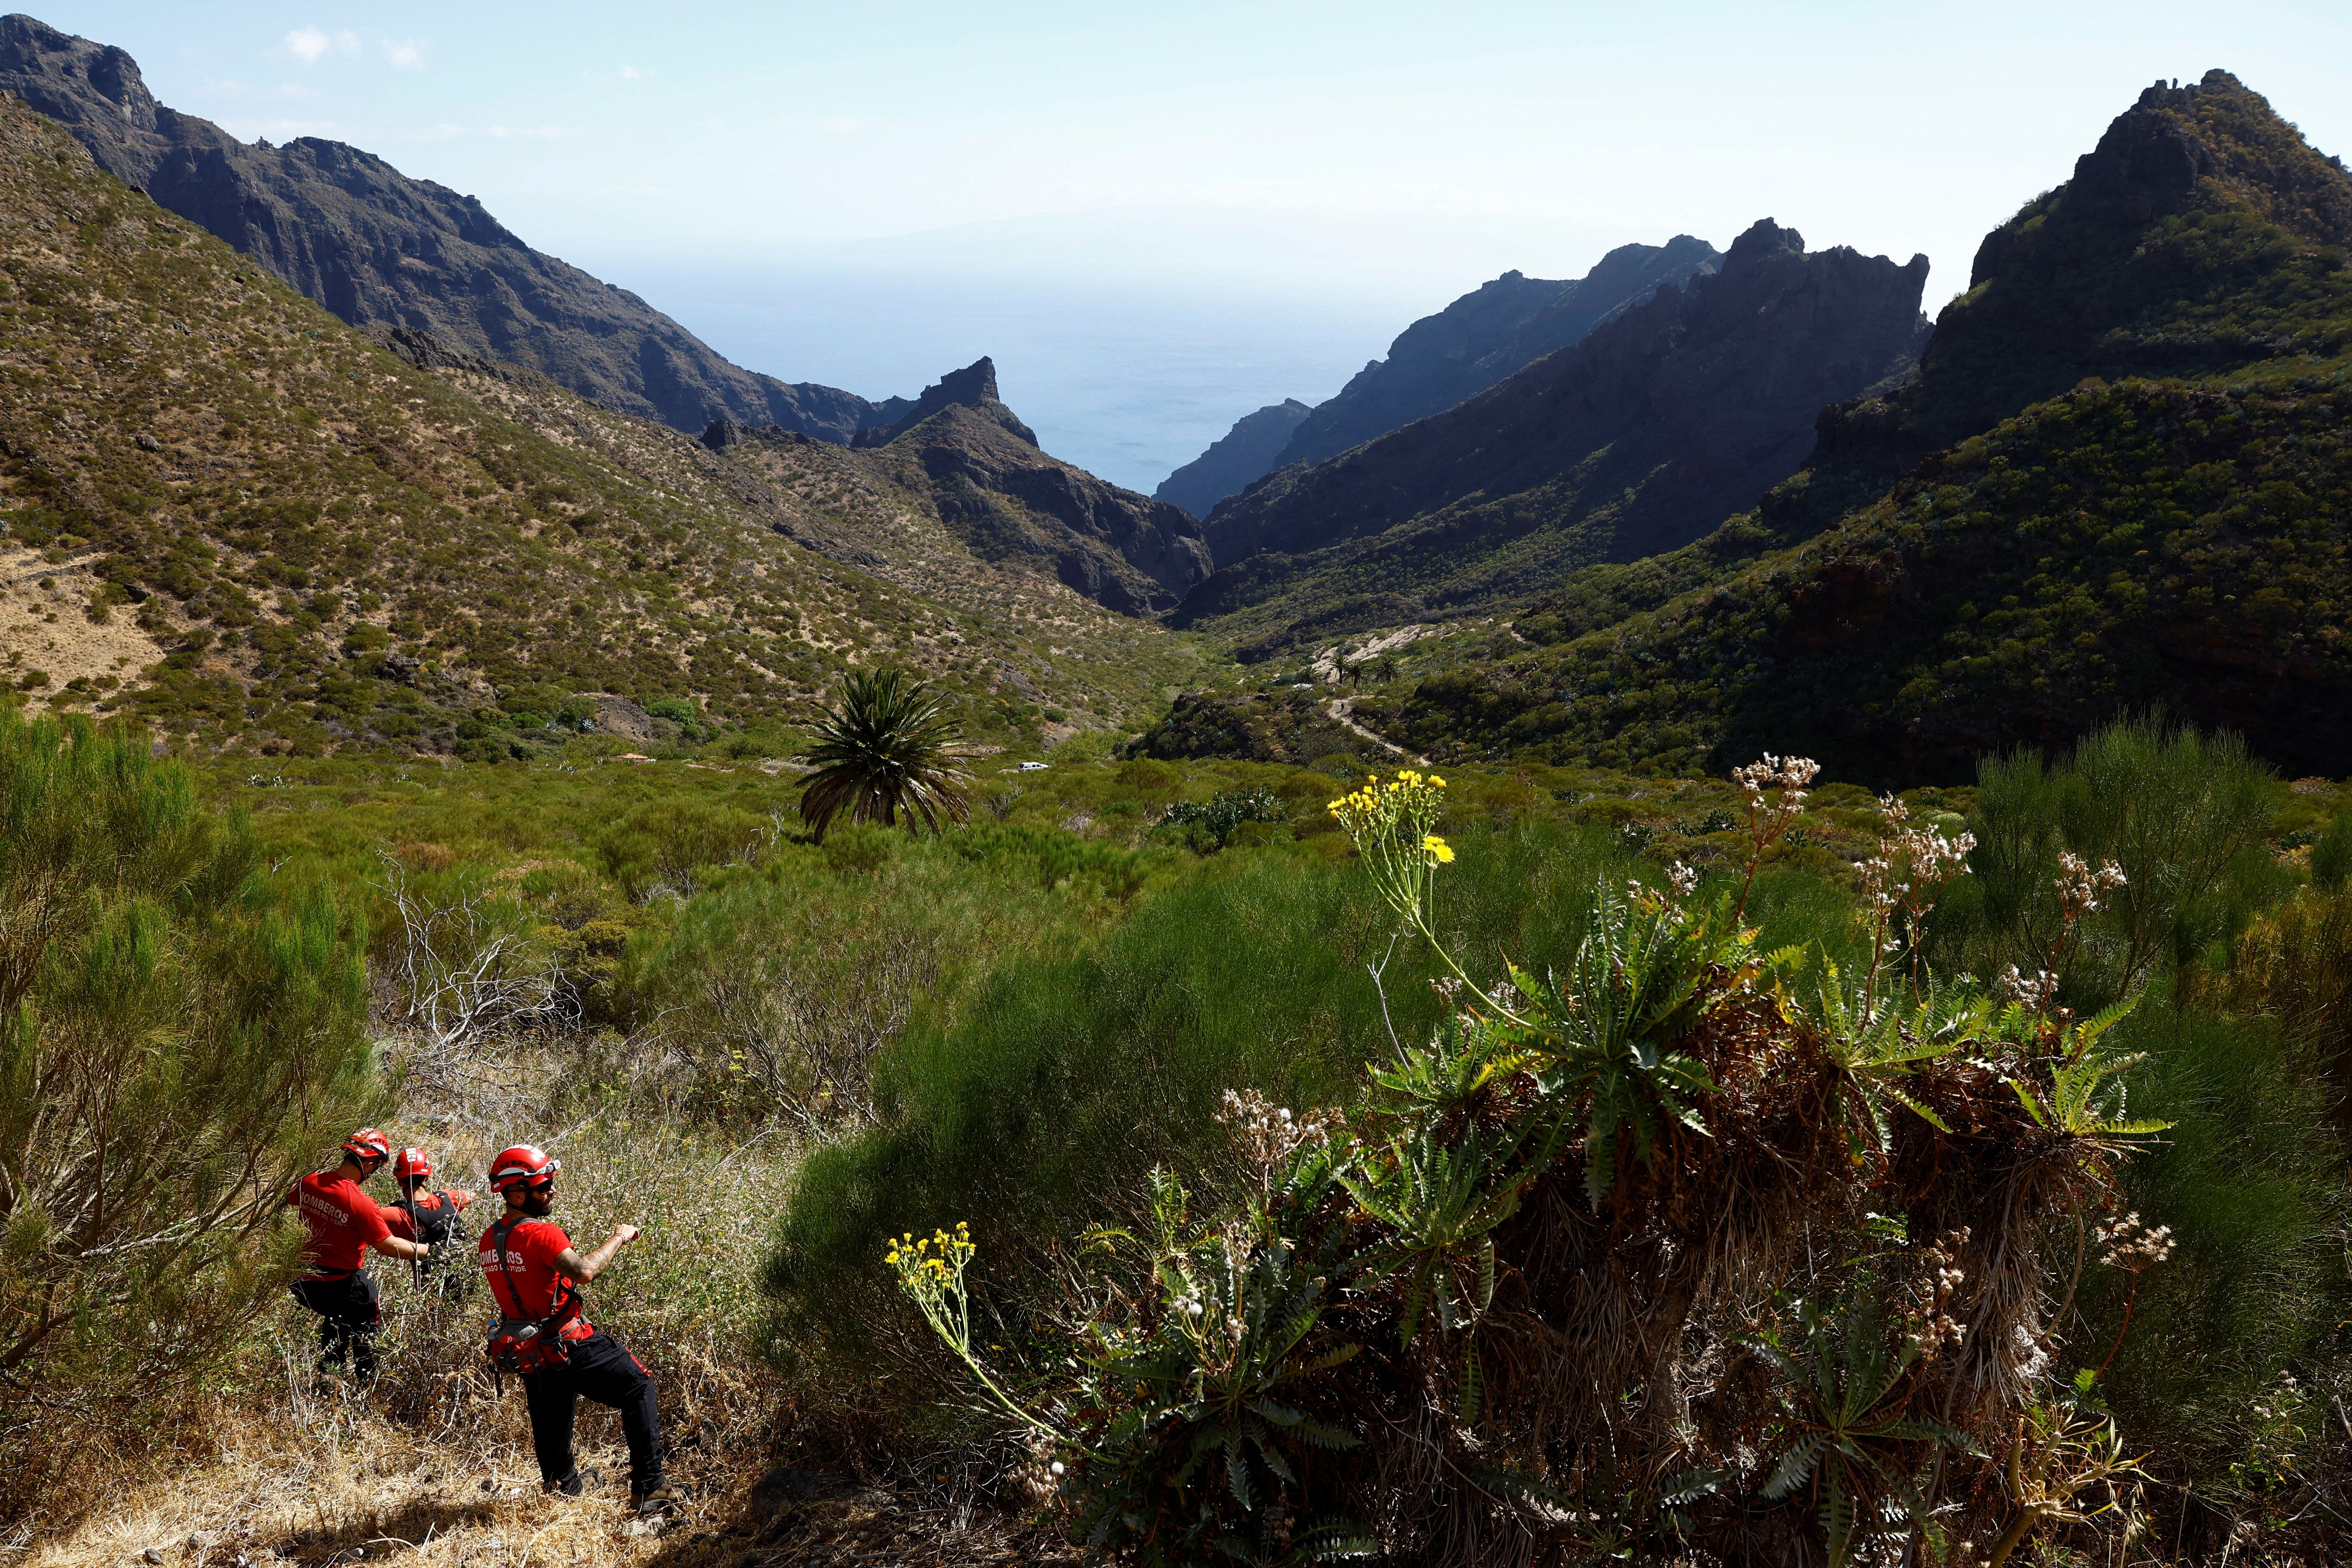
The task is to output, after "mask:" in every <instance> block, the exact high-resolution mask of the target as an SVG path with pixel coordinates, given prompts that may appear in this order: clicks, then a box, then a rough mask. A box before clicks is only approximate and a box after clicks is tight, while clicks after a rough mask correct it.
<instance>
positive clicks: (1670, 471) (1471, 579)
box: [1181, 219, 1927, 646]
mask: <svg viewBox="0 0 2352 1568" xmlns="http://www.w3.org/2000/svg"><path fill="white" fill-rule="evenodd" d="M1926 282H1927V258H1926V257H1925V256H1918V257H1915V258H1913V260H1912V261H1911V262H1910V263H1909V264H1908V265H1906V266H1901V267H1898V266H1896V265H1895V263H1893V262H1891V261H1888V260H1887V259H1886V258H1885V257H1884V256H1880V257H1866V256H1860V255H1858V254H1856V253H1855V252H1853V251H1851V250H1847V249H1843V248H1839V249H1833V250H1828V251H1822V252H1818V253H1811V254H1809V253H1807V252H1806V250H1805V248H1804V241H1803V237H1802V236H1801V235H1798V234H1797V233H1796V232H1795V231H1794V230H1791V229H1784V228H1781V227H1780V226H1779V225H1776V224H1774V223H1772V222H1771V221H1770V220H1769V219H1768V220H1765V221H1763V222H1760V223H1759V224H1757V225H1754V226H1753V227H1751V228H1750V229H1749V230H1748V232H1747V233H1746V234H1744V235H1740V236H1739V238H1738V240H1737V241H1736V242H1734V244H1733V245H1732V247H1731V250H1730V252H1729V253H1728V255H1727V256H1726V257H1725V259H1724V263H1723V267H1722V270H1721V271H1720V272H1719V273H1716V274H1712V275H1707V276H1702V277H1696V278H1694V279H1693V280H1692V281H1691V283H1690V284H1689V286H1688V287H1672V286H1669V287H1664V288H1662V289H1660V290H1659V291H1658V293H1657V295H1656V296H1655V297H1654V298H1652V299H1651V300H1650V301H1649V302H1648V303H1647V304H1644V305H1642V306H1639V307H1636V308H1633V309H1632V310H1629V311H1626V312H1625V313H1624V314H1622V315H1621V316H1619V317H1617V318H1616V319H1614V320H1612V321H1610V322H1608V323H1607V324H1605V325H1604V326H1602V327H1601V328H1600V329H1597V330H1595V331H1594V332H1592V333H1591V335H1590V336H1588V337H1586V338H1585V339H1584V340H1581V341H1580V342H1578V343H1576V344H1574V345H1572V346H1570V347H1569V348H1567V349H1563V350H1559V352H1557V353H1554V354H1551V355H1549V356H1548V357H1547V358H1545V359H1543V360H1539V361H1537V362H1536V363H1535V364H1533V365H1530V366H1528V368H1527V369H1525V370H1523V371H1519V372H1518V373H1517V374H1516V375H1514V376H1512V377H1510V378H1509V379H1508V380H1507V381H1505V382H1502V383H1501V384H1499V385H1497V386H1495V387H1493V388H1490V389H1489V390H1487V391H1486V392H1481V393H1480V394H1478V395H1477V396H1476V397H1474V398H1472V399H1471V400H1469V401H1468V402H1465V403H1463V404H1461V405H1460V406H1458V407H1456V408H1453V409H1450V410H1448V411H1446V412H1445V413H1441V414H1436V415H1433V416H1432V417H1430V418H1428V419H1424V420H1421V421H1419V422H1417V423H1413V424H1410V425H1407V426H1406V427H1404V428H1403V429H1402V430H1398V431H1394V432H1391V434H1387V435H1384V436H1382V437H1381V438H1380V439H1379V440H1377V441H1374V442H1371V443H1369V444H1366V445H1364V446H1361V447H1359V448H1357V449H1355V450H1353V451H1351V452H1349V453H1346V454H1344V455H1341V456H1339V457H1337V458H1334V459H1332V460H1331V461H1329V462H1327V463H1324V464H1321V465H1318V466H1316V467H1314V468H1303V467H1294V468H1289V469H1285V470H1283V471H1282V472H1280V473H1277V474H1276V475H1274V476H1271V477H1269V478H1267V479H1265V480H1264V481H1262V482H1260V483H1259V484H1258V485H1256V486H1253V487H1252V488H1251V489H1249V490H1248V491H1246V492H1245V493H1244V494H1243V495H1241V496H1238V497H1232V498H1230V499H1228V500H1227V501H1225V502H1224V503H1223V505H1221V506H1219V507H1218V508H1217V509H1216V511H1215V512H1214V513H1213V515H1212V517H1210V519H1209V522H1208V525H1207V527H1206V528H1205V530H1204V532H1205V534H1206V536H1207V538H1208V543H1209V548H1210V550H1211V552H1212V554H1213V559H1215V560H1216V561H1217V562H1218V566H1219V570H1218V571H1217V573H1216V575H1215V576H1214V577H1213V578H1212V579H1211V580H1209V581H1208V582H1207V583H1205V584H1204V585H1202V588H1201V589H1199V590H1198V591H1195V592H1194V594H1193V596H1192V599H1191V600H1189V601H1187V602H1186V604H1185V606H1184V609H1183V612H1182V615H1181V619H1182V620H1183V622H1186V623H1195V622H1202V621H1206V620H1210V619H1212V618H1218V624H1219V627H1220V629H1221V630H1228V631H1231V632H1233V633H1234V634H1235V635H1237V636H1242V637H1244V638H1245V639H1250V638H1254V639H1255V641H1256V644H1257V645H1262V646H1263V645H1270V644H1278V643H1280V642H1282V641H1285V640H1297V639H1298V638H1301V637H1319V636H1323V635H1328V634H1330V633H1333V632H1347V631H1354V630H1361V629H1363V628H1365V627H1369V626H1373V625H1381V624H1398V623H1402V622H1406V621H1413V620H1421V619H1425V618H1427V617H1428V616H1430V615H1432V614H1443V613H1447V612H1462V611H1465V610H1469V609H1474V608H1478V607H1484V606H1489V605H1494V604H1497V603H1501V602H1507V601H1513V600H1524V599H1525V598H1526V597H1528V595H1531V594H1534V593H1537V592H1539V591H1543V590H1544V589H1546V588H1549V587H1550V586H1552V585H1554V584H1556V583H1557V582H1558V581H1559V578H1560V576H1561V574H1562V573H1564V572H1566V571H1569V570H1573V569H1574V568H1576V567H1578V566H1580V565H1583V564H1585V563H1588V562H1591V561H1596V560H1624V559H1634V558H1637V557H1641V556H1646V555H1651V554H1654V553H1656V552H1658V551H1661V550H1669V549H1675V548H1677V547H1679V546H1681V545H1684V544H1686V543H1688V542H1690V541H1691V540H1693V539H1695V538H1699V537H1700V536H1702V535H1704V534H1706V532H1707V531H1708V530H1709V529H1711V528H1714V527H1716V526H1717V524H1719V523H1720V522H1721V521H1722V520H1723V519H1724V518H1725V517H1727V516H1729V515H1731V514H1733V513H1735V512H1738V511H1739V510H1741V509H1742V508H1744V507H1751V506H1753V505H1754V504H1755V502H1756V499H1757V497H1759V496H1760V495H1762V494H1763V493H1764V491H1765V490H1767V489H1768V488H1769V487H1770V486H1773V485H1775V484H1777V483H1779V482H1780V481H1781V480H1783V479H1786V478H1787V477H1788V476H1790V475H1791V474H1793V473H1795V472H1796V471H1797V469H1798V468H1799V466H1800V465H1801V464H1802V463H1803V462H1804V460H1805V456H1806V454H1807V453H1808V452H1809V451H1810V450H1811V446H1812V444H1813V426H1814V422H1815V419H1816V417H1817V415H1818V413H1819V411H1820V409H1821V407H1822V404H1823V403H1825V402H1835V401H1837V400H1838V399H1841V398H1848V397H1852V396H1853V395H1854V394H1855V393H1857V392H1862V391H1864V389H1866V388H1869V387H1873V386H1875V385H1878V384H1881V383H1884V382H1889V381H1891V380H1892V379H1894V378H1895V377H1897V376H1899V375H1901V374H1902V373H1903V372H1904V371H1906V370H1907V369H1908V368H1909V367H1910V365H1911V364H1912V362H1913V360H1914V357H1915V356H1916V353H1917V351H1918V348H1919V344H1920V342H1921V340H1922V339H1923V338H1924V337H1925V335H1926V330H1927V328H1926V323H1925V322H1924V321H1923V320H1922V319H1921V318H1920V315H1919V296H1920V291H1921V289H1922V288H1923V287H1925V285H1926ZM1358 603H1360V606H1361V608H1360V610H1358V609H1350V608H1349V606H1350V605H1351V604H1358ZM1286 628H1287V630H1286Z"/></svg>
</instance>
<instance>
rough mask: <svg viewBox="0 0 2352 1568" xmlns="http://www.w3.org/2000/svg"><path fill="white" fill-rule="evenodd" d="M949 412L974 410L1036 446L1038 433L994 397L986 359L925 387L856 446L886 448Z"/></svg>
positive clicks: (992, 372)
mask: <svg viewBox="0 0 2352 1568" xmlns="http://www.w3.org/2000/svg"><path fill="white" fill-rule="evenodd" d="M950 408H969V409H972V410H975V411H976V412H978V413H980V414H982V416H983V417H985V418H987V419H989V420H992V421H993V422H994V423H996V424H998V425H999V426H1001V427H1002V428H1003V429H1004V430H1006V431H1008V432H1010V433H1011V434H1013V435H1015V436H1017V437H1019V438H1020V439H1021V440H1023V441H1025V442H1027V443H1028V444H1030V445H1032V446H1034V445H1036V444H1037V433H1036V432H1035V431H1034V430H1032V429H1030V428H1029V427H1028V426H1027V425H1025V424H1024V423H1021V420H1020V417H1019V416H1018V415H1016V414H1015V413H1013V411H1012V410H1011V409H1009V408H1007V407H1005V406H1004V403H1003V400H1002V399H1000V398H999V397H998V396H997V395H996V361H994V360H992V359H990V358H988V357H987V356H985V355H983V356H982V357H981V358H980V359H978V360H975V361H972V362H971V364H969V365H966V366H965V367H964V368H963V369H961V370H960V371H949V372H948V373H947V374H946V375H943V376H941V377H940V379H939V380H938V381H937V382H933V383H932V384H931V385H929V386H927V387H925V388H924V389H923V395H922V396H920V397H919V398H917V399H916V400H915V401H914V402H913V404H912V405H911V406H909V407H908V409H907V412H906V413H904V414H902V415H900V416H899V417H898V419H896V420H894V421H893V422H891V423H887V424H883V425H877V426H874V427H871V428H869V429H866V430H861V431H859V432H858V433H857V439H856V443H855V444H856V445H859V446H887V445H888V444H890V443H892V442H894V441H896V440H898V437H900V436H902V435H904V434H907V432H908V431H910V430H912V429H914V428H915V426H917V425H919V424H920V423H923V422H924V421H925V420H927V419H929V418H930V417H931V416H932V415H933V414H935V413H942V412H944V411H945V410H947V409H950Z"/></svg>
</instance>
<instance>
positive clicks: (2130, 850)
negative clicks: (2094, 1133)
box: [1941, 718, 2284, 1008]
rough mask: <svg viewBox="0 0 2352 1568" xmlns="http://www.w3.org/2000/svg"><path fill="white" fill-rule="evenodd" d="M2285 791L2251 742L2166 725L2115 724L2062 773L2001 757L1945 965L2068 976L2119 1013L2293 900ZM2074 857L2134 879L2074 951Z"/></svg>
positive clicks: (1991, 772)
mask: <svg viewBox="0 0 2352 1568" xmlns="http://www.w3.org/2000/svg"><path fill="white" fill-rule="evenodd" d="M2282 798H2283V789H2282V786H2281V785H2280V784H2279V782H2278V780H2277V779H2276V778H2275V777H2274V776H2273V774H2272V772H2271V770H2270V768H2268V767H2267V766H2265V765H2264V764H2263V763H2262V762H2260V761H2258V760H2257V759H2255V758H2253V757H2252V756H2250V755H2249V754H2248V752H2247V750H2246V747H2245V743H2244V741H2242V739H2240V738H2239V737H2235V736H2232V735H2227V734H2224V735H2216V736H2205V735H2200V734H2199V733H2198V732H2197V731H2196V730H2193V729H2188V728H2176V727H2169V726H2168V725H2166V724H2165V723H2164V722H2163V721H2162V720H2160V719H2157V718H2148V719H2130V720H2125V721H2122V722H2119V723H2116V724H2114V725H2110V726H2109V727H2106V728H2105V729H2103V730H2100V731H2098V732H2097V733H2095V734H2094V735H2090V736H2087V737H2084V739H2083V740H2082V741H2081V742H2080V743H2078V744H2077V745H2076V747H2074V752H2073V754H2072V755H2071V756H2070V757H2068V758H2066V759H2064V760H2063V761H2062V762H2060V763H2058V764H2055V765H2053V764H2051V763H2050V762H2048V761H2047V760H2045V759H2044V758H2043V757H2042V755H2041V753H2039V752H2035V751H2022V752H2018V753H2015V754H2012V755H2011V756H2008V757H2000V758H1986V759H1985V760H1984V762H1983V763H1982V765H1981V766H1980V767H1979V770H1978V792H1977V800H1976V809H1975V810H1974V812H1973V813H1972V815H1971V817H1970V821H1969V827H1970V828H1971V830H1972V831H1974V832H1975V833H1976V836H1977V850H1976V852H1975V854H1974V855H1972V856H1971V857H1970V859H1969V866H1970V869H1971V870H1973V871H1974V872H1975V873H1976V874H1975V876H1974V877H1972V878H1970V879H1968V880H1966V881H1964V882H1962V883H1960V884H1959V885H1958V887H1957V888H1956V889H1955V890H1954V898H1953V900H1952V907H1951V908H1950V910H1949V911H1948V916H1949V920H1948V925H1947V927H1946V929H1947V930H1948V933H1949V937H1948V939H1947V943H1946V945H1945V946H1943V948H1942V952H1941V956H1959V957H1961V958H1962V960H1963V961H1965V962H1967V963H1968V965H1969V967H1971V968H1974V969H1976V970H1977V971H1978V972H1979V974H1981V975H1983V976H1984V977H1987V978H1992V977H1997V976H1998V975H1999V974H2000V972H2001V971H2002V970H2003V969H2005V968H2007V967H2010V966H2012V965H2014V966H2015V967H2017V968H2019V969H2020V970H2021V971H2022V972H2023V973H2025V974H2026V975H2028V976H2031V975H2032V974H2033V973H2035V972H2036V971H2037V970H2041V969H2044V968H2048V969H2052V970H2053V971H2055V972H2057V974H2058V977H2059V980H2060V982H2061V986H2062V991H2061V995H2062V996H2063V997H2064V998H2065V999H2067V1000H2068V1001H2070V1002H2073V1003H2075V1004H2076V1005H2079V1006H2081V1007H2084V1008H2096V1007H2101V1006H2104V1005H2105V1004H2106V1003H2108V1002H2111V1001H2113V1000H2115V999H2116V998H2118V997H2122V996H2125V995H2126V994H2128V993H2129V992H2131V991H2132V990H2133V989H2135V988H2137V987H2138V986H2140V985H2142V984H2144V983H2146V981H2147V979H2148V977H2150V976H2151V975H2153V974H2154V973H2156V972H2157V971H2158V969H2159V968H2164V967H2175V966H2178V965H2180V964H2183V963H2187V962H2189V961H2191V960H2193V959H2195V958H2197V957H2198V956H2200V955H2201V954H2202V953H2203V952H2204V951H2205V949H2206V948H2207V947H2208V946H2210V944H2212V943H2214V942H2216V941H2218V940H2221V939H2223V938H2225V937H2228V936H2231V935H2234V933H2235V930H2236V929H2237V928H2238V927H2240V926H2242V925H2243V924H2244V922H2245V921H2246V919H2248V918H2249V917H2250V915H2251V914H2252V909H2253V907H2254V906H2255V905H2256V904H2259V903H2261V902H2264V901H2266V900H2267V899H2268V898H2271V897H2275V896H2276V895H2277V894H2279V893H2281V892H2283V891H2284V887H2283V885H2282V884H2281V880H2280V873H2278V872H2277V871H2276V869H2275V868H2274V867H2273V866H2272V865H2271V863H2270V860H2269V856H2268V855H2267V854H2266V853H2264V852H2263V849H2262V840H2263V834H2264V832H2265V831H2266V830H2267V829H2268V828H2269V826H2270V823H2271V821H2272V818H2273V816H2274V815H2275V813H2276V811H2277V809H2278V804H2279V801H2280V800H2281V799H2282ZM2069 853H2071V854H2074V855H2075V856H2078V857H2080V858H2081V859H2082V860H2083V861H2084V862H2086V863H2087V864H2089V865H2090V866H2093V867H2098V866H2102V865H2105V864H2106V863H2107V862H2113V863H2114V865H2115V866H2116V869H2117V870H2119V871H2120V872H2121V873H2123V881H2122V883H2121V884H2120V885H2118V886H2116V887H2114V888H2112V889H2110V890H2108V891H2107V892H2105V894H2102V896H2101V900H2100V907H2099V908H2098V909H2097V910H2096V911H2095V912H2094V913H2093V914H2092V915H2091V916H2090V917H2088V918H2087V919H2085V920H2084V923H2083V925H2082V927H2081V933H2080V939H2079V940H2076V941H2074V942H2072V943H2071V944H2068V943H2064V942H2062V941H2061V940H2060V937H2059V933H2060V931H2061V930H2062V928H2063V925H2064V922H2063V919H2062V915H2061V911H2060V904H2061V898H2060V894H2059V892H2058V885H2057V884H2058V876H2059V873H2060V870H2061V857H2062V856H2063V855H2065V854H2069Z"/></svg>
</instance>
